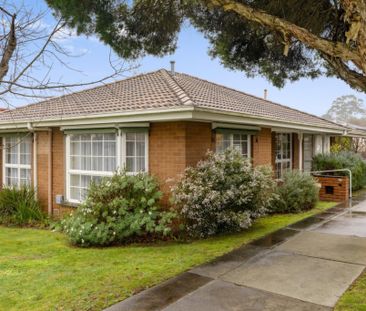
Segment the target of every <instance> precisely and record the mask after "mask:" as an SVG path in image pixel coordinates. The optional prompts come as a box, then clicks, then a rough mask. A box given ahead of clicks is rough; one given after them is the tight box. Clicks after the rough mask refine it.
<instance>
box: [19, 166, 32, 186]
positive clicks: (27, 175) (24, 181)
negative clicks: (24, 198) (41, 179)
mask: <svg viewBox="0 0 366 311" xmlns="http://www.w3.org/2000/svg"><path fill="white" fill-rule="evenodd" d="M30 184H31V170H29V169H21V170H20V185H22V186H29V185H30Z"/></svg>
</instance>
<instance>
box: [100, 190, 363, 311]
mask: <svg viewBox="0 0 366 311" xmlns="http://www.w3.org/2000/svg"><path fill="white" fill-rule="evenodd" d="M364 200H366V198H365V197H362V198H356V199H354V200H353V207H351V208H350V207H347V206H346V204H345V205H344V206H342V205H338V206H337V207H334V208H332V209H330V210H328V211H326V212H323V213H322V214H320V215H317V216H313V217H310V218H307V219H305V220H303V221H300V222H298V223H296V224H293V225H291V226H289V227H287V228H285V229H281V230H279V231H277V232H275V233H273V234H270V235H268V236H266V237H264V238H261V239H259V240H256V241H254V242H252V243H250V244H248V245H246V246H243V247H241V248H239V249H236V250H234V251H233V252H231V253H228V254H226V255H224V256H222V257H220V258H217V259H216V260H214V261H213V262H210V263H208V264H205V265H202V266H199V267H196V268H194V269H192V270H190V271H189V272H186V273H183V274H181V275H179V276H178V277H176V278H173V279H170V280H168V281H166V282H164V283H162V284H160V285H158V286H155V287H153V288H150V289H148V290H145V291H143V292H141V293H139V294H137V295H135V296H132V297H130V298H129V299H126V300H124V301H122V302H120V303H118V304H116V305H114V306H112V307H110V308H108V309H107V310H108V311H125V310H128V311H152V310H164V311H178V310H182V311H183V310H190V311H195V310H197V311H198V310H199V311H206V310H207V311H216V310H217V311H219V310H220V311H222V310H235V311H240V310H243V311H244V310H250V311H257V310H258V311H262V310H281V311H284V310H291V311H297V310H299V311H300V310H301V311H303V310H304V311H305V310H306V311H314V310H332V308H333V307H334V306H335V304H336V302H337V300H338V299H339V297H340V296H341V295H342V294H343V293H344V292H345V291H346V289H347V288H348V287H349V286H350V285H351V284H352V282H353V281H354V280H355V279H356V278H357V277H358V276H359V275H360V274H361V273H362V271H363V270H364V269H365V267H366V201H364Z"/></svg>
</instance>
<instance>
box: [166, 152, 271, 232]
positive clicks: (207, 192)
mask: <svg viewBox="0 0 366 311" xmlns="http://www.w3.org/2000/svg"><path fill="white" fill-rule="evenodd" d="M274 187H275V182H274V180H273V178H272V170H271V169H270V168H269V167H265V166H262V167H256V168H253V167H252V165H251V164H250V162H249V160H248V159H246V158H244V157H243V156H242V155H241V154H240V153H239V152H238V151H236V150H226V151H225V152H223V153H212V152H209V153H208V154H207V159H206V160H204V161H200V162H199V163H198V165H197V166H196V167H194V168H193V167H189V168H187V169H186V171H185V173H184V176H183V178H182V179H181V180H180V181H179V182H178V183H177V185H176V186H175V187H173V189H172V193H173V197H172V201H173V203H174V204H175V205H176V206H177V207H178V210H179V213H180V215H181V217H182V220H183V222H184V225H185V227H186V231H187V234H188V235H190V236H193V237H207V236H212V235H215V234H218V233H223V232H235V231H241V230H243V229H246V228H248V227H250V226H251V225H252V222H253V220H254V219H256V218H257V217H259V216H261V215H263V214H265V212H266V211H267V209H268V208H269V206H270V203H271V201H272V199H273V189H274Z"/></svg>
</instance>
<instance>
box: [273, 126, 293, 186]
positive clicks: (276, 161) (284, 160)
mask: <svg viewBox="0 0 366 311" xmlns="http://www.w3.org/2000/svg"><path fill="white" fill-rule="evenodd" d="M275 135H276V140H277V135H289V136H290V138H289V139H290V141H289V142H290V144H289V148H290V158H286V159H283V158H282V159H277V156H276V154H275V156H276V157H275V171H276V177H277V175H278V174H277V164H281V173H280V176H279V178H277V179H281V178H282V175H283V173H284V170H283V167H282V164H283V163H285V162H289V163H290V170H292V165H293V149H292V133H288V132H275ZM276 144H277V141H276ZM281 154H283V144H281Z"/></svg>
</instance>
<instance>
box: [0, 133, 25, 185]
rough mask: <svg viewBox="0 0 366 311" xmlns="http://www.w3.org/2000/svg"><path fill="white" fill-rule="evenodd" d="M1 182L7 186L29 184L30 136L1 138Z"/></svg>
mask: <svg viewBox="0 0 366 311" xmlns="http://www.w3.org/2000/svg"><path fill="white" fill-rule="evenodd" d="M3 163H4V166H3V184H4V186H8V187H19V186H30V185H31V163H32V137H31V136H29V135H28V136H23V137H21V136H6V137H4V138H3Z"/></svg>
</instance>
